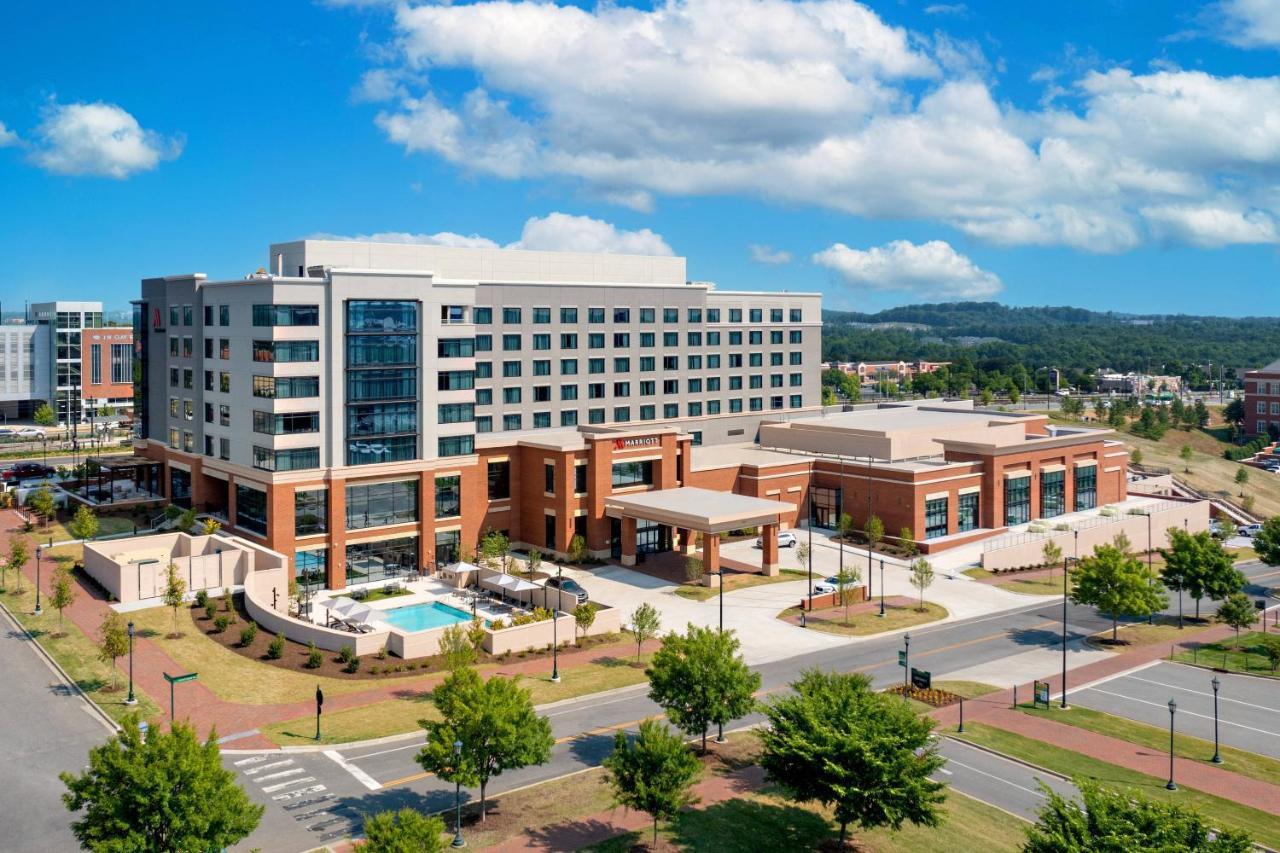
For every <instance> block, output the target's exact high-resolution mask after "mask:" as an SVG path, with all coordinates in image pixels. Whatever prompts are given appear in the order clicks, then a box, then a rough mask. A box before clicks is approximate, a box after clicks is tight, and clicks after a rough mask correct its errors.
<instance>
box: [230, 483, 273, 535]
mask: <svg viewBox="0 0 1280 853" xmlns="http://www.w3.org/2000/svg"><path fill="white" fill-rule="evenodd" d="M236 527H239V528H240V529H241V530H248V531H249V532H251V533H257V534H259V535H261V536H266V535H267V493H266V492H264V491H261V490H259V489H251V488H249V487H248V486H242V485H240V484H239V483H237V484H236Z"/></svg>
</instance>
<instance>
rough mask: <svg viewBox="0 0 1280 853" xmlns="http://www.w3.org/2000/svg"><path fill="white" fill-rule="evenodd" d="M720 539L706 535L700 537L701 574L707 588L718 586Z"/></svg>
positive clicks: (715, 535)
mask: <svg viewBox="0 0 1280 853" xmlns="http://www.w3.org/2000/svg"><path fill="white" fill-rule="evenodd" d="M719 571H720V537H719V535H718V534H715V533H708V534H706V535H705V536H703V537H702V572H703V576H704V577H706V579H707V586H719V585H720V575H719Z"/></svg>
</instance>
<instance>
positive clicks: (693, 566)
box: [684, 555, 704, 583]
mask: <svg viewBox="0 0 1280 853" xmlns="http://www.w3.org/2000/svg"><path fill="white" fill-rule="evenodd" d="M703 574H704V572H703V568H702V561H701V560H699V559H698V558H697V557H694V556H693V555H690V556H688V557H685V558H684V579H685V580H686V581H687V582H689V583H697V582H698V581H700V580H702V576H703Z"/></svg>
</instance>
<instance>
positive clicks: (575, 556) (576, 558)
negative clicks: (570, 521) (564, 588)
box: [568, 534, 587, 564]
mask: <svg viewBox="0 0 1280 853" xmlns="http://www.w3.org/2000/svg"><path fill="white" fill-rule="evenodd" d="M568 556H569V562H570V563H574V564H581V563H582V561H583V560H585V559H587V540H585V539H583V538H582V537H581V536H579V535H577V534H574V536H573V538H572V539H570V540H569V554H568Z"/></svg>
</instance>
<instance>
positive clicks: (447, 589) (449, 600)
mask: <svg viewBox="0 0 1280 853" xmlns="http://www.w3.org/2000/svg"><path fill="white" fill-rule="evenodd" d="M383 585H384V584H383V583H382V582H379V583H374V584H368V585H366V587H365V588H366V589H369V590H376V589H381V588H382V587H383ZM401 585H402V586H403V587H404V588H405V589H408V590H409V594H408V595H397V596H394V597H392V598H383V599H379V600H377V601H370V602H361V603H362V604H367V605H368V606H369V607H370V608H372V609H373V610H374V611H375V612H374V615H373V616H372V617H371V618H370V619H369V620H368V622H369V624H370V625H373V626H374V627H375V628H379V629H384V630H385V629H390V630H395V631H400V632H402V633H416V632H417V631H426V630H431V629H432V628H436V627H443V626H442V625H437V626H430V627H427V628H418V629H413V630H412V631H411V630H409V629H406V628H404V627H401V626H398V625H394V624H392V623H390V622H387V621H384V620H382V619H379V618H377V616H378V611H386V610H397V609H399V608H402V607H411V606H413V605H415V604H431V603H433V602H437V601H438V602H440V603H441V604H443V605H446V606H448V607H451V608H453V609H455V610H458V611H461V612H463V613H466V614H468V618H470V614H471V613H472V605H471V600H470V598H468V597H466V596H463V595H460V594H459V592H458V590H456V589H454V588H453V587H451V586H448V585H446V584H442V583H440V582H439V581H435V580H432V579H430V578H422V579H419V580H413V581H409V582H403V581H402V582H401ZM353 589H360V587H359V586H354V587H348V588H347V589H344V590H340V591H337V592H333V593H331V594H327V595H324V596H323V597H321V596H317V597H316V598H315V600H314V601H313V602H312V606H311V621H312V622H314V623H315V624H317V625H323V624H324V619H325V615H326V613H327V611H328V606H329V602H331V601H333V600H334V599H337V598H343V597H349V596H350V593H351V591H352V590H353ZM474 612H475V615H477V616H479V617H480V618H481V619H484V620H486V621H491V620H494V619H503V618H510V615H511V614H510V613H497V612H494V611H493V610H491V609H490V608H489V607H488V606H486V605H485V604H484V603H481V604H479V606H477V607H476V608H475V611H474ZM446 624H447V623H446Z"/></svg>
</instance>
